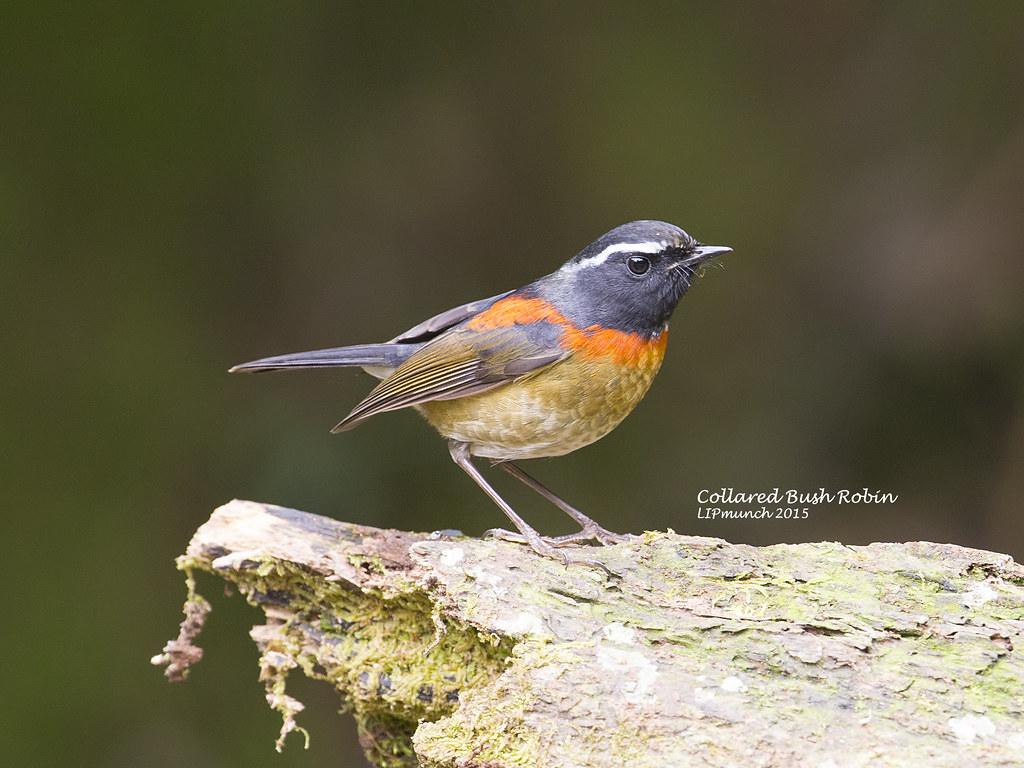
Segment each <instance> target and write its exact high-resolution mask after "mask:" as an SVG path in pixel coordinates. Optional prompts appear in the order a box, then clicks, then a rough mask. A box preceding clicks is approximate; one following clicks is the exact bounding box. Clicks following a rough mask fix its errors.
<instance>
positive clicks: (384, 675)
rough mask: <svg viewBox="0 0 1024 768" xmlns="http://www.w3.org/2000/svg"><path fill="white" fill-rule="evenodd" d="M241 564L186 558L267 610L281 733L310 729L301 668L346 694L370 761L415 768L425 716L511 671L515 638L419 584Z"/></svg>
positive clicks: (265, 676) (268, 669)
mask: <svg viewBox="0 0 1024 768" xmlns="http://www.w3.org/2000/svg"><path fill="white" fill-rule="evenodd" d="M236 565H237V567H235V568H231V569H217V570H216V571H215V570H214V569H213V567H212V565H211V564H210V563H208V562H204V561H202V560H196V559H194V558H193V559H188V560H182V561H179V567H180V568H182V570H184V571H185V572H186V574H191V572H192V570H193V569H202V570H205V571H208V572H211V573H216V575H218V576H220V577H221V578H224V579H227V580H228V581H230V582H232V583H233V584H235V585H236V586H237V588H238V590H239V592H241V593H242V595H244V597H245V599H246V600H247V601H248V602H249V603H250V604H252V605H254V606H257V607H260V608H262V609H264V610H265V611H267V615H268V626H269V627H270V629H269V630H265V629H257V630H256V634H254V637H255V638H256V639H257V642H258V643H259V644H260V645H261V650H262V652H263V653H262V656H261V679H262V680H263V682H264V684H265V685H266V687H267V692H268V701H270V702H271V706H273V707H274V708H275V709H277V710H278V711H280V712H281V713H282V715H283V717H284V727H283V729H282V737H281V738H282V739H283V738H284V736H285V735H286V734H287V733H288V732H289V731H291V730H297V731H300V732H301V729H299V728H298V726H297V725H295V723H294V716H295V715H296V714H297V712H298V711H299V710H300V709H301V705H299V704H298V702H296V701H295V700H294V699H291V698H290V697H288V696H287V695H286V693H285V680H286V678H287V675H288V672H289V671H290V669H292V668H294V667H298V668H300V669H301V670H302V671H303V672H304V673H305V674H306V675H308V676H309V677H311V678H313V679H317V680H324V681H327V682H329V683H331V684H332V685H333V686H335V687H336V688H337V689H338V690H339V691H341V692H342V695H343V697H344V705H345V706H346V707H347V708H349V709H351V710H352V711H353V713H354V714H355V717H356V720H357V723H358V726H359V729H360V733H361V734H362V739H363V745H364V748H365V749H366V753H367V756H368V757H369V758H370V759H371V760H373V761H374V762H375V763H376V764H377V765H380V766H382V767H385V766H386V767H387V768H398V767H400V766H413V765H415V764H416V763H415V757H414V756H413V752H412V745H411V741H410V739H411V735H412V733H413V732H414V731H415V729H416V726H417V724H418V723H419V722H420V721H423V720H426V721H432V720H436V719H438V718H441V717H444V716H446V715H448V714H450V713H451V712H453V711H454V710H455V708H456V707H457V706H458V703H459V700H460V697H461V696H462V695H463V693H464V692H465V691H468V690H472V689H475V688H478V687H480V686H483V685H487V684H488V683H490V682H491V681H492V680H494V679H495V678H496V677H497V676H498V675H499V674H500V673H501V672H502V671H503V670H504V668H505V661H506V659H507V658H508V656H509V654H510V653H511V646H512V644H511V641H509V640H507V639H503V638H501V637H499V636H497V635H494V634H490V633H486V634H485V633H480V632H478V631H477V630H476V629H474V628H472V627H469V626H467V625H465V624H462V623H461V622H457V621H452V620H450V619H447V618H445V617H443V616H441V615H439V614H438V612H437V609H436V608H435V606H434V604H433V603H432V602H431V601H430V600H429V599H428V597H427V596H426V594H424V593H423V592H422V591H421V590H419V589H418V588H415V587H413V586H410V587H409V591H407V592H400V593H398V594H394V595H391V596H384V595H382V594H380V593H378V592H376V591H363V590H359V589H356V588H354V587H352V586H350V585H343V584H341V583H338V582H327V581H325V580H324V579H322V578H312V577H311V575H310V574H309V573H308V572H307V571H305V570H303V569H301V568H296V567H295V566H293V565H290V564H287V563H282V562H281V561H277V560H272V559H266V560H261V561H256V560H251V561H243V562H241V563H238V564H236ZM357 565H359V566H361V567H365V568H366V569H367V570H368V572H370V571H372V570H375V569H377V568H382V567H383V566H382V565H381V564H380V562H379V560H378V561H377V562H376V563H374V561H373V559H372V558H366V559H362V560H360V561H359V563H358V564H357ZM189 579H190V577H189ZM191 595H194V582H193V581H191V579H190V596H191ZM200 599H201V598H200ZM296 705H298V707H296Z"/></svg>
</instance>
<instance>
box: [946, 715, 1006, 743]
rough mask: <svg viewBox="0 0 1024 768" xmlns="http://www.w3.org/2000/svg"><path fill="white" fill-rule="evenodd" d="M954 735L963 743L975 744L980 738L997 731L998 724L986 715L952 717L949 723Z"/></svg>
mask: <svg viewBox="0 0 1024 768" xmlns="http://www.w3.org/2000/svg"><path fill="white" fill-rule="evenodd" d="M947 725H948V726H949V730H951V731H952V732H953V737H954V738H955V739H956V740H957V741H958V742H960V743H961V744H973V743H974V742H975V741H977V740H978V739H986V738H988V737H989V736H991V735H993V734H994V733H995V732H996V725H995V723H993V722H992V721H991V720H989V719H988V718H987V717H985V716H984V715H964V716H963V717H951V718H949V721H948V723H947Z"/></svg>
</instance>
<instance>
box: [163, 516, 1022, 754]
mask: <svg viewBox="0 0 1024 768" xmlns="http://www.w3.org/2000/svg"><path fill="white" fill-rule="evenodd" d="M591 552H592V553H593V555H592V556H593V557H594V558H595V559H597V560H600V562H601V563H603V564H604V565H605V567H606V568H607V572H606V571H605V570H602V569H600V568H596V567H592V566H586V565H578V564H577V565H570V566H565V565H562V564H560V563H557V562H555V561H553V560H550V559H545V558H542V557H538V556H537V555H535V554H534V553H533V552H532V551H531V550H530V549H529V548H527V547H523V546H518V545H515V544H509V543H506V542H501V541H492V540H486V541H481V540H477V539H471V538H455V539H446V538H440V537H434V536H431V535H427V534H416V533H405V532H400V531H389V530H378V529H375V528H368V527H363V526H357V525H350V524H346V523H340V522H337V521H335V520H331V519H328V518H323V517H318V516H315V515H310V514H307V513H304V512H298V511H295V510H291V509H284V508H282V507H275V506H270V505H264V504H257V503H253V502H247V501H233V502H231V503H229V504H227V505H225V506H223V507H221V508H219V509H218V510H216V511H215V512H214V513H213V516H212V517H211V518H210V520H209V521H208V522H207V523H206V524H204V525H203V526H202V527H201V528H200V529H199V530H198V531H197V532H196V534H195V536H194V538H193V539H192V542H191V543H190V544H189V547H188V551H187V553H186V554H185V555H183V556H182V557H181V558H180V560H179V566H180V568H182V569H183V570H184V571H186V573H187V574H189V580H190V581H189V584H190V587H189V599H188V602H187V603H186V619H185V621H184V622H183V623H182V631H181V634H180V635H179V637H178V639H177V640H175V641H172V642H171V643H169V644H168V646H167V647H166V648H165V649H164V653H163V654H161V655H160V656H157V657H155V658H154V663H160V664H165V665H168V668H167V674H168V676H169V677H171V678H180V677H183V676H184V674H185V672H186V671H187V668H188V666H189V665H190V664H192V663H194V662H195V661H197V660H198V658H199V657H200V655H201V654H200V652H199V651H198V649H196V648H195V646H194V643H193V640H194V638H195V636H196V634H197V633H198V631H199V629H200V628H201V626H202V622H203V620H204V619H205V617H206V613H207V611H208V606H207V605H206V603H205V601H203V600H202V598H201V597H199V596H198V595H197V594H196V593H195V589H194V584H193V583H192V581H191V574H192V573H193V572H194V571H206V572H208V573H212V574H215V575H217V576H219V577H221V578H223V579H224V580H226V581H228V582H230V583H231V584H234V585H236V586H237V588H238V589H239V591H240V592H241V593H242V594H243V595H244V596H245V597H246V599H247V600H248V601H249V602H250V603H252V604H254V605H257V606H259V607H260V608H262V609H263V611H264V613H265V617H266V623H264V624H262V625H260V626H256V627H254V628H253V630H252V633H251V634H252V637H253V639H254V640H255V641H256V643H257V645H258V646H259V649H260V651H261V654H262V655H261V669H260V676H261V679H262V680H263V681H264V683H265V684H266V686H267V699H268V701H269V703H270V704H271V706H273V707H274V708H275V709H277V710H279V711H280V712H281V713H282V715H283V716H284V727H283V729H282V732H281V740H279V746H280V743H281V741H283V739H284V737H285V735H286V734H287V733H288V732H289V731H291V730H294V729H296V727H297V726H296V725H295V716H296V714H297V713H298V712H299V711H300V710H301V708H302V705H301V704H300V703H299V702H298V701H296V700H294V699H293V698H291V697H289V696H288V695H287V694H286V693H285V679H286V677H287V675H288V674H289V672H291V671H292V670H293V669H298V670H301V671H302V672H303V673H304V674H306V675H308V676H310V677H313V678H316V679H319V680H325V681H327V682H329V683H330V684H332V685H334V686H335V687H336V688H337V689H338V690H339V691H340V692H341V694H342V696H343V698H344V699H345V701H346V702H347V703H348V704H349V705H350V708H351V710H352V711H353V712H354V714H355V717H356V719H357V721H358V724H359V729H360V736H361V740H362V743H363V747H364V748H365V750H366V752H367V755H368V756H369V757H370V759H371V760H372V761H374V762H375V763H376V764H378V765H381V766H389V767H390V766H415V765H423V766H432V767H434V768H441V767H442V766H444V767H446V768H447V767H449V766H450V767H452V768H455V766H458V767H459V768H470V767H472V766H480V767H481V768H482V767H483V766H488V767H489V768H506V767H508V768H512V766H546V767H548V768H583V767H584V766H587V767H589V766H609V767H610V766H615V768H619V767H620V766H631V767H634V768H635V767H637V766H652V767H653V766H657V767H658V768H662V767H668V768H672V767H674V766H782V765H785V766H819V767H821V768H845V767H846V766H913V767H914V768H921V767H922V766H963V765H978V764H983V765H1006V766H1010V765H1021V763H1022V762H1024V757H1022V756H1024V719H1022V714H1024V653H1022V650H1024V644H1022V643H1024V638H1022V632H1024V568H1022V567H1021V566H1020V565H1018V564H1016V563H1014V562H1013V560H1012V559H1011V558H1010V557H1008V556H1006V555H999V554H994V553H991V552H983V551H980V550H974V549H966V548H964V547H958V546H953V545H949V544H930V543H924V542H914V543H909V544H872V545H870V546H865V547H847V546H843V545H842V544H836V543H818V544H799V545H776V546H771V547H752V546H746V545H737V544H729V543H727V542H725V541H721V540H719V539H706V538H697V537H691V536H679V535H676V534H674V533H671V532H670V533H650V534H646V535H645V536H644V537H643V538H642V539H639V540H637V541H636V542H633V543H630V544H623V545H618V546H615V547H608V548H594V549H592V550H591Z"/></svg>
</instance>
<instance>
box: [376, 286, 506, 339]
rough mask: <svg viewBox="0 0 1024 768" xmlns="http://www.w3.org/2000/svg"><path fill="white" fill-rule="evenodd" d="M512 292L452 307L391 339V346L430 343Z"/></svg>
mask: <svg viewBox="0 0 1024 768" xmlns="http://www.w3.org/2000/svg"><path fill="white" fill-rule="evenodd" d="M510 293H512V291H505V293H499V294H498V295H497V296H490V297H488V298H486V299H478V300H477V301H471V302H469V303H467V304H462V305H460V306H458V307H452V308H451V309H447V310H445V311H444V312H441V313H440V314H437V315H434V316H433V317H431V318H429V319H427V320H424V321H423V322H422V323H419V324H418V325H414V326H413V327H412V328H410V329H409V330H408V331H406V332H405V333H400V334H399V335H398V336H395V338H393V339H391V341H390V342H389V343H391V344H413V343H421V342H424V341H430V340H431V339H433V338H435V337H437V336H438V335H440V334H441V333H442V332H444V331H447V330H448V329H449V328H452V327H453V326H456V325H458V324H459V323H461V322H462V321H463V320H467V319H469V318H470V317H472V316H473V315H476V314H479V313H480V312H483V311H484V310H485V309H488V308H490V306H491V305H492V304H494V302H496V301H498V300H500V299H503V298H505V297H506V296H508V295H509V294H510Z"/></svg>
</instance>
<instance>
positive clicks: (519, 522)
mask: <svg viewBox="0 0 1024 768" xmlns="http://www.w3.org/2000/svg"><path fill="white" fill-rule="evenodd" d="M448 452H449V453H450V454H451V456H452V461H454V462H455V463H456V464H458V465H459V467H460V468H461V469H462V471H463V472H465V473H466V474H467V475H469V476H470V477H471V478H473V482H475V483H476V484H477V485H479V486H480V488H481V490H482V491H483V492H484V493H486V494H487V495H488V496H490V497H491V501H493V502H494V503H495V504H497V505H498V506H499V507H500V508H501V511H502V512H504V513H505V514H506V515H507V516H508V519H509V520H511V521H512V524H513V525H514V526H515V527H516V528H518V529H519V533H521V534H522V536H523V539H524V540H525V542H526V543H527V544H529V545H530V546H531V547H533V550H534V551H535V552H537V553H538V554H541V555H544V556H545V557H553V558H555V559H556V560H561V561H562V562H563V563H568V562H569V560H570V558H569V557H568V555H566V553H565V552H562V551H560V550H558V549H556V548H555V547H554V546H552V545H551V544H549V543H548V542H547V541H545V540H544V537H543V536H541V535H540V534H539V533H538V532H537V531H536V530H534V529H533V528H531V527H530V524H529V523H527V522H526V521H525V520H523V518H521V517H520V516H519V515H518V514H517V513H516V511H515V510H514V509H512V507H510V506H509V504H508V502H507V501H505V500H504V499H503V498H501V496H499V495H498V492H497V491H496V490H494V489H493V488H492V487H491V486H490V483H488V482H487V481H486V480H485V479H484V476H483V475H481V474H480V470H478V469H477V468H476V467H475V466H473V462H472V461H471V460H470V458H469V445H468V444H466V443H463V442H459V441H458V440H449V441H448ZM503 533H504V532H503ZM498 535H500V534H498ZM509 536H512V537H513V540H514V536H515V535H514V534H509Z"/></svg>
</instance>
